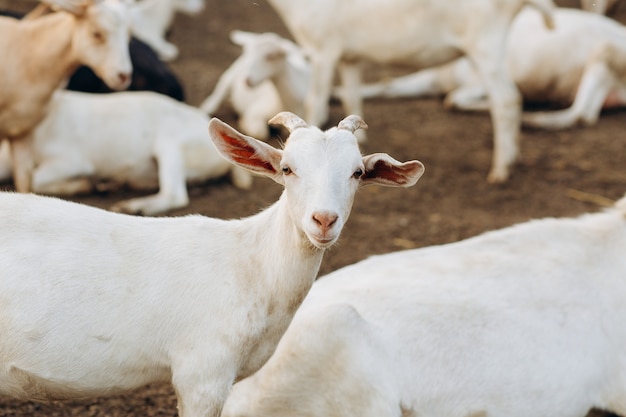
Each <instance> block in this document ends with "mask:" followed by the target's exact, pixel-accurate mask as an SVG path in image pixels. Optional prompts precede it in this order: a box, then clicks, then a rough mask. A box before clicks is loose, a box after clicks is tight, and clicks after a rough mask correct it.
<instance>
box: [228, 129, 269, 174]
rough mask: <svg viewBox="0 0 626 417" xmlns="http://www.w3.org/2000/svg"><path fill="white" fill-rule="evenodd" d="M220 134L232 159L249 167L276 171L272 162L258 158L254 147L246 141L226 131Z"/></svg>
mask: <svg viewBox="0 0 626 417" xmlns="http://www.w3.org/2000/svg"><path fill="white" fill-rule="evenodd" d="M220 136H221V137H222V139H223V140H224V143H225V144H226V145H228V146H226V152H227V153H228V154H229V155H230V157H231V158H232V159H233V161H235V162H237V163H239V164H242V165H245V166H248V167H251V168H253V167H257V168H261V169H262V170H264V171H270V172H276V170H275V169H274V167H273V166H272V164H271V163H269V162H268V161H267V160H265V159H262V158H260V157H259V156H258V154H257V152H256V149H255V148H253V147H252V146H250V144H249V143H248V142H246V141H244V140H241V139H239V138H237V137H234V136H230V135H228V134H226V133H221V135H220Z"/></svg>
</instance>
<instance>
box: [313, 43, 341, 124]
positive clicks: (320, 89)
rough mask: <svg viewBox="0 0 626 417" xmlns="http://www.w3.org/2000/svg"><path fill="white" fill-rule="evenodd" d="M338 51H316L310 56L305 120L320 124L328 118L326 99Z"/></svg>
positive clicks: (338, 54)
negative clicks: (309, 81)
mask: <svg viewBox="0 0 626 417" xmlns="http://www.w3.org/2000/svg"><path fill="white" fill-rule="evenodd" d="M339 57H340V51H326V50H325V51H321V52H320V51H317V52H316V54H315V55H314V56H312V57H311V67H312V71H311V83H310V84H309V91H308V93H307V97H306V100H305V111H306V122H307V123H308V124H309V125H312V126H318V127H320V126H322V125H323V124H324V123H326V121H327V120H328V112H329V108H328V101H329V100H330V96H331V93H332V89H333V78H334V75H335V68H336V67H337V63H338V62H339Z"/></svg>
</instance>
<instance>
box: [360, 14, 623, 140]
mask: <svg viewBox="0 0 626 417" xmlns="http://www.w3.org/2000/svg"><path fill="white" fill-rule="evenodd" d="M554 21H555V28H554V29H553V30H548V29H546V28H545V26H544V25H543V24H542V22H541V16H540V15H539V13H537V11H536V10H533V9H530V8H525V9H524V10H522V12H520V13H519V14H518V15H517V17H516V18H515V20H514V22H513V25H512V26H511V31H510V33H509V40H508V44H507V57H506V64H507V67H508V70H509V72H510V74H511V76H512V78H513V80H514V81H515V83H516V84H517V86H518V88H519V90H520V92H521V93H522V96H523V97H524V99H525V100H526V101H529V102H533V101H534V102H552V103H556V104H558V105H564V106H569V107H568V108H567V109H565V110H560V111H550V112H533V113H526V114H524V115H523V122H524V123H525V124H528V125H531V126H535V127H540V128H546V129H560V128H565V127H570V126H572V125H575V124H577V123H584V124H588V125H591V124H594V123H596V122H597V121H598V118H599V116H600V113H601V111H602V108H603V107H617V106H625V105H626V28H625V27H624V26H623V25H621V24H620V23H618V22H616V21H615V20H613V19H610V18H608V17H605V16H601V15H597V14H594V13H589V12H584V11H581V10H576V9H567V8H559V9H556V10H555V11H554ZM572 44H575V45H576V48H570V47H569V46H571V45H572ZM361 93H362V95H363V97H376V96H385V97H419V96H432V95H441V94H447V97H446V100H445V102H446V106H447V107H454V108H459V109H464V110H487V109H488V108H489V98H488V93H487V90H486V88H485V87H484V84H483V82H482V80H481V79H480V77H479V76H478V74H477V73H476V72H475V71H474V69H473V67H472V65H471V63H470V62H469V61H468V60H467V59H465V58H461V59H458V60H456V61H454V62H452V63H450V64H446V65H444V66H441V67H437V68H429V69H426V70H423V71H419V72H416V73H414V74H410V75H407V76H404V77H399V78H395V79H392V80H389V81H385V82H381V83H376V84H370V85H365V86H363V88H362V89H361Z"/></svg>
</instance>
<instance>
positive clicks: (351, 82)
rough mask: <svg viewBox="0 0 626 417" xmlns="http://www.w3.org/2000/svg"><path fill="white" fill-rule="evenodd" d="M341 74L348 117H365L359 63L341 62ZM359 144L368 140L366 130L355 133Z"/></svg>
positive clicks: (344, 106) (342, 99)
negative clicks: (353, 115)
mask: <svg viewBox="0 0 626 417" xmlns="http://www.w3.org/2000/svg"><path fill="white" fill-rule="evenodd" d="M339 74H340V76H341V86H342V89H343V94H342V95H341V102H342V104H343V109H344V112H345V114H346V116H347V115H350V114H355V115H357V116H361V117H362V116H363V98H362V97H361V93H360V89H361V67H360V66H359V64H358V62H350V61H341V63H340V64H339ZM354 135H355V136H356V138H357V140H358V141H359V143H364V142H365V141H366V140H367V134H366V133H365V130H358V131H356V132H355V133H354Z"/></svg>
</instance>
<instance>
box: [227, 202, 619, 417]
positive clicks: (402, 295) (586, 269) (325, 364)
mask: <svg viewBox="0 0 626 417" xmlns="http://www.w3.org/2000/svg"><path fill="white" fill-rule="evenodd" d="M625 248H626V198H625V199H623V200H621V202H620V203H618V204H617V206H616V208H614V209H611V210H609V211H607V212H603V213H596V214H588V215H583V216H581V217H578V218H564V219H554V218H548V219H542V220H536V221H531V222H528V223H524V224H520V225H516V226H513V227H509V228H505V229H502V230H498V231H494V232H489V233H486V234H483V235H481V236H477V237H474V238H471V239H468V240H465V241H461V242H457V243H452V244H447V245H442V246H434V247H429V248H422V249H415V250H409V251H402V252H396V253H390V254H387V255H382V256H375V257H371V258H369V259H366V260H364V261H362V262H359V263H356V264H354V265H350V266H347V267H345V268H342V269H340V270H338V271H335V272H333V273H331V274H329V275H327V276H324V277H322V278H320V279H319V280H318V281H316V283H315V285H313V287H312V289H311V291H310V293H309V295H308V296H307V298H306V299H305V301H304V302H303V304H302V306H301V307H300V309H299V310H298V312H297V313H296V315H295V317H294V319H293V321H292V323H291V325H290V326H289V328H288V329H287V331H286V333H285V335H284V336H283V338H282V339H281V341H280V342H279V345H278V346H277V348H276V351H275V353H274V355H273V356H272V357H271V358H270V359H269V360H268V361H267V363H266V364H265V365H264V366H263V367H262V368H261V370H260V371H258V372H257V373H256V374H255V375H253V376H252V377H250V378H248V379H246V380H243V381H241V382H239V383H237V384H236V385H235V386H234V387H233V391H232V394H231V396H230V397H229V398H228V400H227V402H226V404H225V407H224V412H223V414H222V416H223V417H243V416H268V415H271V416H274V417H283V416H309V417H325V416H355V417H356V416H359V417H369V416H372V417H374V416H376V417H381V416H389V417H392V416H393V417H401V416H413V417H414V416H430V417H468V416H483V417H495V416H510V417H528V416H566V417H584V416H585V415H586V413H587V412H588V411H589V410H590V408H592V407H598V408H601V409H606V410H609V411H612V412H614V413H617V414H619V415H624V413H626V401H625V400H624V396H625V394H626V353H625V352H624V347H625V346H626V328H625V327H624V320H626V307H625V305H624V297H626V257H625V256H624V249H625Z"/></svg>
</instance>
